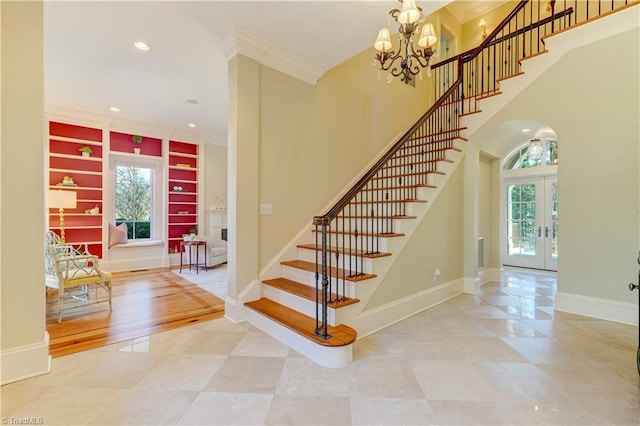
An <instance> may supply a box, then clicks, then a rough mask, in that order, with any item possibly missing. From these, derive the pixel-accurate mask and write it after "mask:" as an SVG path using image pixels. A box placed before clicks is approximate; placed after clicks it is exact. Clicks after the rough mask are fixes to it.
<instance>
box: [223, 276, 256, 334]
mask: <svg viewBox="0 0 640 426" xmlns="http://www.w3.org/2000/svg"><path fill="white" fill-rule="evenodd" d="M261 285H262V283H261V282H260V281H258V280H253V281H251V283H250V284H249V285H248V286H247V287H246V288H245V289H244V290H242V293H240V294H239V295H238V298H237V299H234V298H233V297H230V296H227V298H226V299H225V300H224V317H225V318H226V319H228V320H229V321H231V322H234V323H239V322H244V321H246V320H247V313H246V309H245V307H244V304H245V303H246V302H250V301H252V300H258V299H260V295H261V293H260V291H261V288H260V286H261Z"/></svg>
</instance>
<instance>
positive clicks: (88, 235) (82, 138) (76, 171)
mask: <svg viewBox="0 0 640 426" xmlns="http://www.w3.org/2000/svg"><path fill="white" fill-rule="evenodd" d="M102 135H103V132H102V129H96V128H91V127H84V126H78V125H74V124H67V123H60V122H55V121H50V122H49V165H48V166H49V167H48V176H49V188H50V189H59V190H63V191H75V192H76V195H77V202H76V208H75V209H68V208H67V209H64V219H65V221H64V230H65V237H66V241H67V242H68V243H70V244H87V246H88V247H89V251H90V252H91V254H94V255H96V256H98V257H100V258H101V257H102V254H103V243H102V231H103V222H102V221H103V215H102V213H99V214H87V213H85V210H87V209H90V208H94V207H95V206H96V205H98V206H99V208H100V209H101V210H102V197H103V193H102V192H103V187H102V183H103V172H104V170H103V158H102V157H103V140H102ZM83 146H89V147H91V149H92V151H93V152H92V155H91V156H89V157H83V156H82V154H81V152H80V151H79V149H80V148H82V147H83ZM65 176H69V177H71V178H73V180H74V182H75V183H76V184H77V186H68V185H58V184H59V183H61V182H62V180H63V179H64V177H65ZM47 220H48V225H49V229H51V230H53V231H54V232H57V233H60V217H59V214H58V212H57V209H54V208H51V209H50V210H49V214H48V215H47Z"/></svg>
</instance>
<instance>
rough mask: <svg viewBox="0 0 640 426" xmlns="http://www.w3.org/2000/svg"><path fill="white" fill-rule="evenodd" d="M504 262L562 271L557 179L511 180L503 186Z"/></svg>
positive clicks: (529, 178)
mask: <svg viewBox="0 0 640 426" xmlns="http://www.w3.org/2000/svg"><path fill="white" fill-rule="evenodd" d="M503 194H504V196H505V204H506V205H505V209H504V210H503V211H504V214H503V220H502V225H503V232H502V236H503V241H502V244H501V245H502V247H503V249H502V253H503V261H502V263H503V264H505V265H510V266H520V267H525V268H536V269H546V270H551V271H557V270H558V184H557V179H556V177H555V176H554V177H542V176H541V177H528V178H520V179H509V180H505V181H504V183H503Z"/></svg>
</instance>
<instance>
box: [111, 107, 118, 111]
mask: <svg viewBox="0 0 640 426" xmlns="http://www.w3.org/2000/svg"><path fill="white" fill-rule="evenodd" d="M109 109H110V110H111V111H113V112H120V108H118V107H110V108H109Z"/></svg>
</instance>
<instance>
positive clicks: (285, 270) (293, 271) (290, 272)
mask: <svg viewBox="0 0 640 426" xmlns="http://www.w3.org/2000/svg"><path fill="white" fill-rule="evenodd" d="M282 276H283V277H284V278H288V279H290V280H293V281H298V282H299V283H303V284H306V285H309V286H312V287H315V282H316V279H315V272H309V271H304V270H302V269H298V268H291V267H289V266H284V265H283V266H282ZM332 282H333V288H332V291H334V292H335V291H336V289H335V277H333V278H332ZM340 292H342V280H340ZM345 292H346V296H347V297H354V292H355V286H354V283H353V282H352V281H346V283H345Z"/></svg>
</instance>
